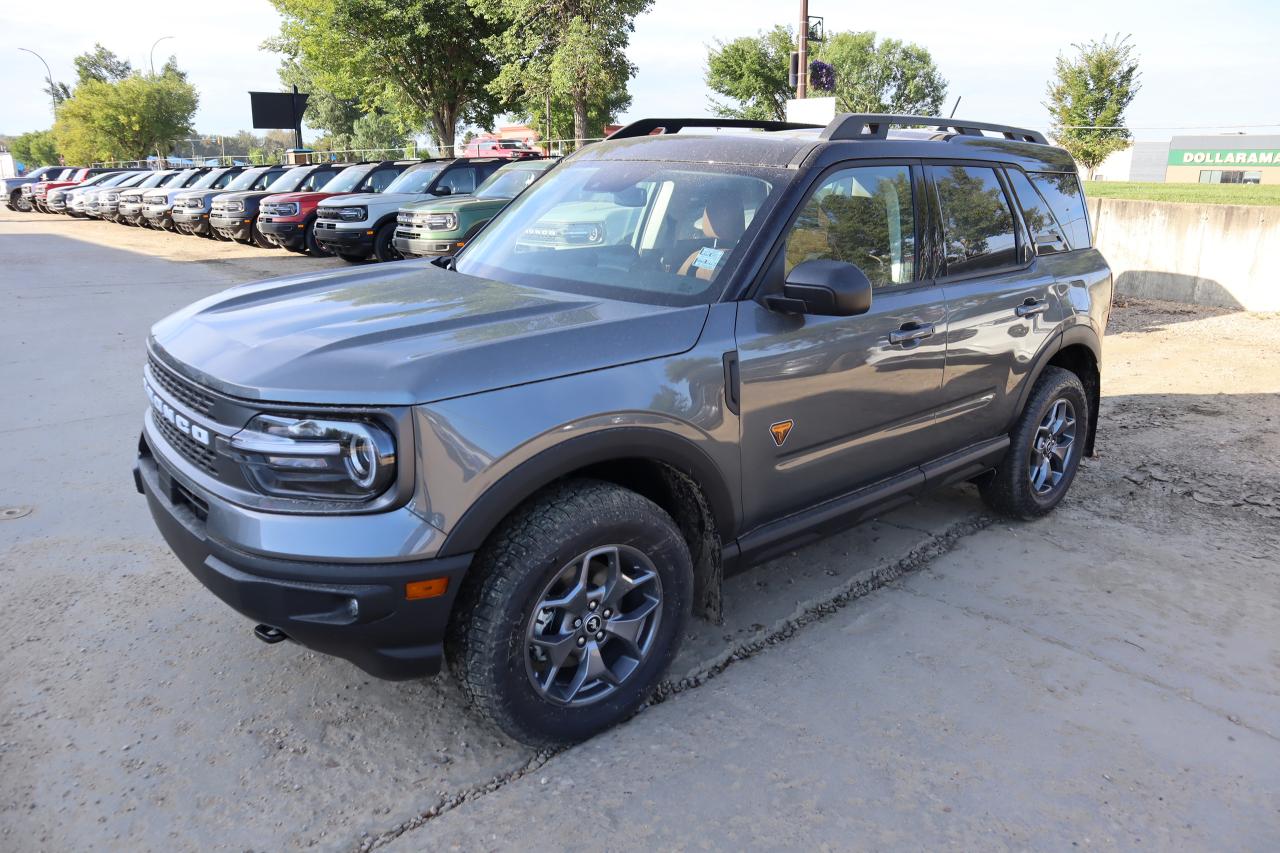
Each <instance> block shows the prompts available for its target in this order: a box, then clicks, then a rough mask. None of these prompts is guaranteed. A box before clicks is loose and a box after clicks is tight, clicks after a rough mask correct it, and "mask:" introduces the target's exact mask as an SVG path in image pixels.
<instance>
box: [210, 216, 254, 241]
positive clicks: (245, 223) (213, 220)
mask: <svg viewBox="0 0 1280 853" xmlns="http://www.w3.org/2000/svg"><path fill="white" fill-rule="evenodd" d="M209 227H211V228H212V229H213V230H214V231H217V232H218V233H219V234H221V235H222V236H224V237H230V238H231V239H232V240H240V241H244V240H248V239H249V238H251V237H252V236H253V217H251V216H240V215H236V216H219V215H218V214H217V213H211V214H209Z"/></svg>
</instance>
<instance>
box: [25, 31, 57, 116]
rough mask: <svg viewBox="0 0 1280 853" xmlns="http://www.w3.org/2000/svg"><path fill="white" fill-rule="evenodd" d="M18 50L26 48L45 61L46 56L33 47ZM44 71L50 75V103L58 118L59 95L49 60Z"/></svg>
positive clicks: (45, 63)
mask: <svg viewBox="0 0 1280 853" xmlns="http://www.w3.org/2000/svg"><path fill="white" fill-rule="evenodd" d="M18 50H25V51H26V52H27V53H29V54H31V55H32V56H34V57H35V58H36V59H38V60H40V61H41V62H44V57H43V56H41V55H40V54H38V53H36V52H35V51H34V50H32V49H31V48H29V47H20V48H18ZM44 73H45V74H47V75H49V76H48V79H49V103H50V106H52V107H53V115H54V117H55V118H56V117H57V115H58V96H57V94H56V90H55V89H54V87H53V72H52V71H50V70H49V63H47V62H44Z"/></svg>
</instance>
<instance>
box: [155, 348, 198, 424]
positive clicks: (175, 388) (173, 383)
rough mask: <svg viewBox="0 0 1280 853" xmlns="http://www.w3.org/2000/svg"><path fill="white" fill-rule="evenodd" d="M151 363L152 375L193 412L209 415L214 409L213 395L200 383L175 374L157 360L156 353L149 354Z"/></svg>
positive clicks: (162, 386) (161, 385)
mask: <svg viewBox="0 0 1280 853" xmlns="http://www.w3.org/2000/svg"><path fill="white" fill-rule="evenodd" d="M147 360H148V361H149V362H150V364H151V375H152V376H154V377H155V378H156V382H158V383H159V384H160V387H161V388H163V389H164V390H166V391H168V392H169V393H170V394H172V395H173V396H175V397H177V398H178V401H179V402H181V403H182V404H183V405H184V406H186V407H187V408H188V409H190V410H191V411H193V412H197V413H199V414H202V415H207V414H209V412H211V411H213V397H212V396H211V395H210V394H209V393H208V392H206V391H205V390H204V389H203V388H201V387H200V386H199V385H196V384H195V383H194V382H190V381H188V380H186V379H183V378H181V377H178V376H175V375H174V374H173V373H172V372H171V371H170V370H169V368H167V367H164V366H162V365H161V364H160V362H159V361H157V360H156V357H155V356H154V355H150V354H148V355H147Z"/></svg>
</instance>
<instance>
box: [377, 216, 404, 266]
mask: <svg viewBox="0 0 1280 853" xmlns="http://www.w3.org/2000/svg"><path fill="white" fill-rule="evenodd" d="M395 236H396V224H395V223H394V222H388V223H387V224H385V225H383V226H382V227H381V228H379V229H378V233H377V234H375V235H374V237H373V256H374V258H376V259H378V260H379V261H402V260H404V255H402V254H400V250H399V249H397V248H396V246H395V243H394V242H393V241H394V239H395Z"/></svg>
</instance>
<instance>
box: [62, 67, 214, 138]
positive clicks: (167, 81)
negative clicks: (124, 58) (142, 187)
mask: <svg viewBox="0 0 1280 853" xmlns="http://www.w3.org/2000/svg"><path fill="white" fill-rule="evenodd" d="M198 102H199V96H198V95H197V94H196V90H195V87H194V86H192V85H191V84H190V83H188V82H187V80H186V75H184V74H183V73H182V72H181V71H179V70H178V68H177V66H176V65H174V64H173V63H172V61H171V62H170V63H168V64H166V65H165V68H164V71H162V72H161V73H159V74H146V75H143V74H138V73H136V72H135V73H133V74H130V75H129V76H128V77H125V78H124V79H123V80H118V81H108V82H103V81H101V80H97V79H87V80H84V81H83V82H81V83H80V85H78V86H76V88H75V91H74V92H73V93H72V97H71V98H70V99H69V100H67V101H65V102H64V103H63V104H62V105H61V106H59V107H58V118H57V121H56V122H55V123H54V126H53V133H54V136H55V138H56V139H57V143H58V149H59V151H61V153H62V154H63V155H64V156H65V157H66V158H67V159H68V160H69V161H71V162H78V163H92V162H95V161H103V160H141V159H143V158H145V157H146V156H147V155H149V154H152V153H163V152H165V151H167V150H168V149H169V148H170V146H172V145H173V143H175V142H176V141H177V140H180V139H182V138H184V137H187V136H190V135H191V133H192V129H191V120H192V117H193V116H194V115H195V111H196V104H197V103H198Z"/></svg>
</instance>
